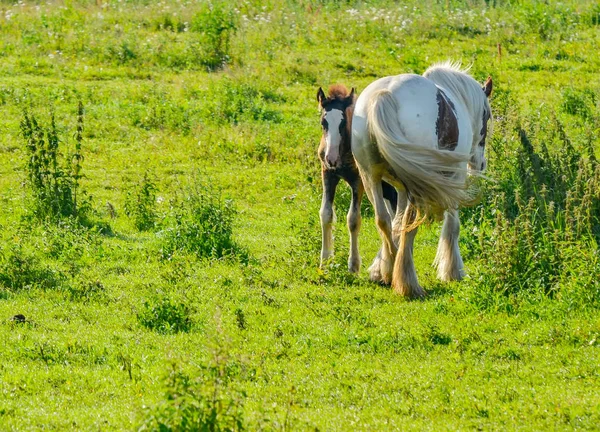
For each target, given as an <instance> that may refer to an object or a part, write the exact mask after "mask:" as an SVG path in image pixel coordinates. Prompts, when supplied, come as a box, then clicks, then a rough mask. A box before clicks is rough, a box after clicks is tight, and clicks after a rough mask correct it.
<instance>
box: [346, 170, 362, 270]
mask: <svg viewBox="0 0 600 432" xmlns="http://www.w3.org/2000/svg"><path fill="white" fill-rule="evenodd" d="M348 184H349V185H350V188H352V202H351V203H350V209H349V210H348V217H347V218H346V222H347V223H348V231H350V256H349V257H348V270H349V271H350V272H352V273H357V272H358V271H359V270H360V253H359V252H358V232H359V231H360V223H361V217H360V203H361V201H362V196H363V193H364V191H365V189H364V187H363V184H362V181H361V180H360V177H359V176H358V175H357V176H356V178H354V179H353V180H351V181H348Z"/></svg>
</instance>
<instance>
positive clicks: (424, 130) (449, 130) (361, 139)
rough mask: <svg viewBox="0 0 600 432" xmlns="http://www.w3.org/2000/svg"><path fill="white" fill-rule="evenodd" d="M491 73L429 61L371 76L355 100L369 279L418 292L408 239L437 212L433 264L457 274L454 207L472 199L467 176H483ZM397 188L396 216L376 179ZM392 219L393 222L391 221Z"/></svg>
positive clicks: (442, 274)
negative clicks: (375, 234)
mask: <svg viewBox="0 0 600 432" xmlns="http://www.w3.org/2000/svg"><path fill="white" fill-rule="evenodd" d="M492 86H493V84H492V78H491V77H488V79H487V81H486V82H485V84H484V85H483V87H482V86H481V84H479V83H478V82H477V81H476V80H475V79H474V78H472V77H471V76H470V75H469V74H468V69H461V67H460V65H459V64H455V63H450V62H447V63H440V64H436V65H434V66H432V67H430V68H429V69H427V70H426V71H425V73H424V74H423V75H422V76H421V75H414V74H401V75H397V76H388V77H385V78H381V79H378V80H376V81H374V82H372V83H371V84H370V85H369V86H367V88H366V89H365V90H364V91H363V92H362V93H361V95H360V97H359V98H358V100H357V101H356V104H355V109H354V117H353V121H352V153H353V154H354V158H355V161H356V164H357V166H358V169H359V172H360V176H361V178H362V181H363V184H364V187H365V189H366V192H367V196H368V198H369V200H370V201H371V203H372V204H373V206H374V209H375V220H376V225H377V229H378V231H379V234H380V236H381V239H382V247H381V250H380V253H379V254H378V255H377V257H376V258H375V260H374V261H373V264H372V265H371V266H370V267H369V272H370V278H371V280H373V281H377V282H382V283H385V284H390V283H391V284H392V287H393V289H394V291H396V292H397V293H398V294H400V295H403V296H407V297H411V298H420V297H423V296H424V295H425V291H424V290H423V288H422V287H421V286H420V285H419V281H418V278H417V274H416V271H415V266H414V261H413V244H414V239H415V236H416V234H417V229H418V227H419V225H420V223H421V222H423V220H424V219H426V218H430V217H442V216H443V225H442V232H441V236H440V240H439V243H438V248H437V254H436V258H435V261H434V265H435V266H436V267H437V276H438V278H439V279H441V280H442V281H451V280H460V279H462V277H463V276H464V271H463V261H462V258H461V255H460V250H459V247H458V238H459V233H460V220H459V215H458V209H459V207H460V206H463V205H468V204H472V203H473V202H474V199H475V197H474V194H473V188H470V187H469V182H468V181H467V180H468V178H467V176H468V175H473V176H482V173H483V171H485V168H486V164H487V161H486V158H485V144H486V138H487V135H488V120H491V116H492V113H491V108H490V104H489V100H488V99H489V97H490V95H491V93H492ZM382 180H385V181H387V182H389V183H390V184H392V185H393V186H394V187H395V188H397V189H398V191H399V192H400V195H399V199H398V207H397V209H396V213H395V215H393V214H391V213H390V212H389V211H388V210H387V208H386V206H385V203H384V200H383V191H382V188H381V182H382ZM392 218H393V221H392Z"/></svg>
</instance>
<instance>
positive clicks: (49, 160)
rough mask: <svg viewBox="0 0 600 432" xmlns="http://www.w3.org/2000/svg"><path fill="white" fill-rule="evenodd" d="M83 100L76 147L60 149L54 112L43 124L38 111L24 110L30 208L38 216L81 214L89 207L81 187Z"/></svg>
mask: <svg viewBox="0 0 600 432" xmlns="http://www.w3.org/2000/svg"><path fill="white" fill-rule="evenodd" d="M83 114H84V112H83V104H82V103H81V102H80V103H79V106H78V110H77V129H76V133H75V147H74V148H73V149H72V150H71V151H70V152H68V153H66V154H64V153H61V148H60V147H61V145H60V144H61V142H63V141H62V139H61V138H60V137H59V133H58V129H57V126H56V120H55V116H54V113H52V114H51V116H50V121H49V123H47V124H44V123H43V122H41V121H40V120H38V118H37V117H36V115H35V114H33V113H30V112H29V111H28V110H25V111H24V113H23V118H22V120H21V133H22V135H23V139H24V140H25V154H26V157H27V162H26V165H25V171H26V173H27V179H26V181H27V186H28V188H29V191H30V195H31V204H30V209H31V213H32V215H33V216H34V217H35V218H37V219H39V220H58V219H60V218H65V217H67V218H68V217H73V218H81V217H83V216H85V213H86V212H87V211H88V210H89V199H88V197H87V196H86V194H85V192H84V191H82V190H81V184H80V180H81V178H82V173H81V170H82V164H83V153H82V149H81V145H82V142H83Z"/></svg>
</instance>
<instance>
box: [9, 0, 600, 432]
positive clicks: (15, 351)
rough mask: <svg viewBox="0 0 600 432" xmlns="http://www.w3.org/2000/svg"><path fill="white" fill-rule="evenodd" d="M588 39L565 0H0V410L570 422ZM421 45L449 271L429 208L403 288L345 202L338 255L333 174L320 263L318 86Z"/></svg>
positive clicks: (585, 282) (597, 225) (584, 16)
mask: <svg viewBox="0 0 600 432" xmlns="http://www.w3.org/2000/svg"><path fill="white" fill-rule="evenodd" d="M546 3H550V4H546ZM598 52H600V6H598V4H597V2H595V1H591V0H589V1H587V0H586V1H575V0H566V1H563V2H560V3H558V2H541V1H540V2H537V1H533V0H515V1H510V0H486V1H483V0H481V1H479V0H437V1H434V0H424V1H415V0H407V1H405V2H399V3H396V2H392V1H384V0H382V1H379V0H373V1H351V0H348V1H345V2H334V1H327V0H287V1H283V2H278V1H273V0H267V1H263V2H260V1H256V0H247V1H243V2H233V1H231V2H226V1H223V2H221V1H214V2H212V3H209V2H206V1H193V0H185V1H183V0H179V1H171V2H169V1H164V2H152V1H143V0H123V1H121V0H119V1H116V0H110V1H108V0H96V1H84V0H77V1H75V0H74V1H64V2H54V1H51V2H29V1H26V2H18V3H13V2H0V112H1V113H2V115H1V119H0V173H1V175H0V202H1V204H2V206H1V207H0V236H1V238H2V241H1V243H0V339H1V340H2V341H3V342H2V344H0V430H7V431H13V430H14V431H21V430H101V431H105V430H161V431H162V430H174V431H183V430H242V429H246V430H340V431H347V430H365V431H367V430H368V431H371V430H470V429H481V430H517V429H519V430H570V429H584V430H597V428H598V427H599V426H598V425H600V391H599V388H600V369H599V367H598V366H599V362H600V312H599V311H600V252H599V249H598V242H599V240H598V239H599V238H600V169H599V168H598V166H597V165H596V164H597V162H596V156H597V155H598V149H599V148H600V137H599V136H600V135H599V134H600V73H599V71H600V58H599V57H598V54H597V53H598ZM448 59H452V60H458V61H462V63H463V65H472V68H471V74H472V75H473V76H474V77H475V78H476V79H477V80H479V81H481V82H483V80H484V79H485V78H486V77H487V76H488V75H492V77H493V79H494V86H495V87H494V95H493V97H492V108H493V110H494V115H495V124H494V134H493V137H492V138H491V139H490V141H489V143H488V166H489V172H488V175H489V180H487V181H485V182H483V184H482V191H483V196H484V197H483V199H482V201H481V203H480V204H479V205H477V206H476V207H474V208H471V209H465V210H464V212H463V213H462V218H463V230H462V239H461V248H462V252H463V256H464V258H465V265H466V270H467V272H468V274H469V277H468V278H467V279H466V280H464V281H462V282H460V283H452V284H443V283H441V282H438V281H437V280H436V278H435V270H434V269H433V267H432V265H431V263H432V261H433V258H434V256H435V249H436V245H437V239H438V235H439V229H440V226H439V223H437V222H434V223H431V224H430V225H427V226H425V227H423V228H421V229H420V232H419V235H418V236H417V240H416V249H415V255H416V265H417V272H418V274H419V278H420V282H421V284H422V285H423V287H424V288H425V289H426V290H427V291H428V294H429V295H428V296H427V298H426V299H425V300H423V301H407V300H405V299H403V298H401V297H399V296H398V295H396V294H395V293H394V292H393V291H391V289H390V288H389V287H383V286H380V285H377V284H374V283H371V282H370V281H369V279H368V274H367V271H366V268H367V267H368V265H369V264H370V261H371V260H372V259H373V257H374V256H375V254H376V252H377V250H378V247H379V237H378V234H377V232H376V229H375V224H374V220H373V216H372V213H373V212H372V209H371V207H370V205H369V204H368V203H367V202H366V198H365V202H364V205H363V215H364V219H363V224H362V231H361V235H360V242H361V255H362V259H363V268H362V269H361V272H360V274H359V275H358V276H352V275H349V274H348V273H347V271H346V259H347V248H348V234H347V230H346V227H345V212H346V210H347V206H348V203H349V200H350V193H349V189H348V188H347V187H346V186H341V187H340V189H339V190H338V196H337V197H336V206H337V216H338V222H337V223H336V229H335V238H336V257H335V259H334V261H333V262H332V263H331V264H330V265H329V266H328V267H327V268H325V269H323V270H319V269H318V258H319V250H320V227H319V217H318V209H319V206H320V200H321V184H320V182H321V180H320V165H319V162H318V159H317V156H316V149H317V146H318V143H319V139H320V133H321V131H320V127H319V114H318V110H317V101H316V93H317V89H318V88H319V86H322V87H323V88H326V87H328V86H329V85H330V84H333V83H338V82H339V83H343V84H345V85H347V86H348V87H356V88H357V91H358V92H359V93H360V91H361V90H362V89H364V88H365V86H366V85H368V84H369V83H370V82H372V81H374V80H375V79H377V78H379V77H383V76H387V75H394V74H398V73H405V72H414V73H422V72H423V71H424V70H425V69H426V68H427V67H428V66H430V65H431V64H433V63H435V62H438V61H445V60H448ZM80 102H81V104H82V106H83V110H84V112H83V132H82V134H80V137H79V138H78V131H77V128H78V106H79V103H80ZM52 116H54V119H55V127H52V120H51V119H52ZM26 118H29V119H31V118H35V119H36V121H37V122H38V126H39V129H35V128H34V127H33V126H32V128H31V129H27V126H26V121H25V120H26ZM28 130H29V132H28ZM53 137H55V138H56V139H57V140H58V141H56V140H54V138H53ZM53 140H54V141H53ZM57 142H58V144H56V143H57ZM52 143H54V144H52ZM52 145H54V146H55V147H52ZM56 145H58V147H56ZM78 145H80V146H81V148H80V150H77V146H78ZM36 146H37V147H36ZM52 148H54V150H52ZM32 149H33V150H32ZM53 151H54V153H52V152H53ZM52 154H54V155H56V158H57V159H56V165H53V163H54V162H53V160H54V159H52V157H50V156H48V155H52ZM40 155H41V156H40ZM78 155H81V156H82V157H83V158H82V159H81V158H80V157H79V156H78ZM77 167H79V168H77ZM36 170H37V171H36ZM35 173H37V174H35ZM36 176H37V177H36ZM36 179H37V180H36ZM36 182H38V183H36ZM44 182H46V183H44ZM36 185H37V186H36ZM40 185H42V186H40ZM44 185H45V186H44ZM44 188H45V189H44ZM75 192H76V193H77V199H76V200H74V193H75ZM74 203H75V204H74ZM57 209H58V210H57ZM59 213H60V214H59ZM18 315H23V316H24V317H25V318H24V319H23V317H18Z"/></svg>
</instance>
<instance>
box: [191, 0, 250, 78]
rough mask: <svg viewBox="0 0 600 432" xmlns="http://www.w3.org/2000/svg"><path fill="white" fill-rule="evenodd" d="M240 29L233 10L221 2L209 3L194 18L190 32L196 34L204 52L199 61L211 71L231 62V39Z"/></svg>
mask: <svg viewBox="0 0 600 432" xmlns="http://www.w3.org/2000/svg"><path fill="white" fill-rule="evenodd" d="M237 28H238V22H237V16H236V14H235V12H234V11H233V9H231V8H230V7H227V6H226V5H225V4H224V3H221V2H214V3H213V2H208V3H205V4H203V6H202V8H201V9H200V10H199V11H198V12H197V13H196V15H195V16H194V17H193V19H192V22H191V25H190V30H192V31H193V32H196V33H197V34H198V35H199V37H200V39H201V41H200V42H201V44H200V46H201V47H202V50H201V52H200V53H198V54H199V59H198V61H199V62H200V63H201V64H203V65H205V66H206V67H207V68H208V69H209V70H215V69H218V68H220V67H222V66H224V65H225V64H227V63H229V62H230V61H231V38H232V37H233V35H234V34H235V32H236V31H237Z"/></svg>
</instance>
